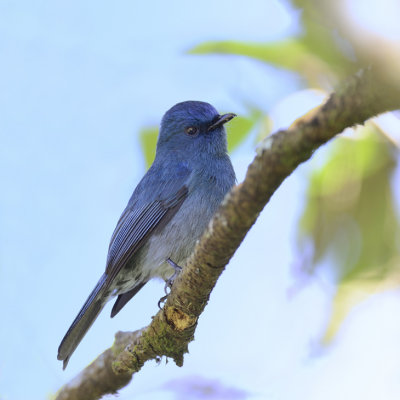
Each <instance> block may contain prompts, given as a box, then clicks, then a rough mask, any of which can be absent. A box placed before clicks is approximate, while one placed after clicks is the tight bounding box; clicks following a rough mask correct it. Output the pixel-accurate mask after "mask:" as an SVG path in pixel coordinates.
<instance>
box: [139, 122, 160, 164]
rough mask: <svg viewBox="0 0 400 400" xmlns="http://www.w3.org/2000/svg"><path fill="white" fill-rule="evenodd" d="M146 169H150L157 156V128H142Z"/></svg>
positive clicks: (141, 141)
mask: <svg viewBox="0 0 400 400" xmlns="http://www.w3.org/2000/svg"><path fill="white" fill-rule="evenodd" d="M139 138H140V144H141V146H142V150H143V155H144V161H145V163H146V168H149V167H150V165H151V163H152V162H153V160H154V157H155V156H156V145H157V138H158V128H157V127H146V128H142V129H141V131H140V134H139Z"/></svg>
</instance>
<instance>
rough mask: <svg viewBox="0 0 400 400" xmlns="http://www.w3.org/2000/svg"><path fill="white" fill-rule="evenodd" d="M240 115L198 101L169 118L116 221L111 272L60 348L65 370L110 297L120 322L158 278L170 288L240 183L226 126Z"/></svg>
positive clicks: (109, 264)
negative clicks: (152, 156)
mask: <svg viewBox="0 0 400 400" xmlns="http://www.w3.org/2000/svg"><path fill="white" fill-rule="evenodd" d="M234 117H235V114H231V113H230V114H224V115H220V114H219V113H218V112H217V111H216V109H215V108H214V107H213V106H212V105H210V104H208V103H204V102H200V101H185V102H182V103H178V104H176V105H175V106H173V107H172V108H171V109H170V110H168V111H167V112H166V113H165V115H164V117H163V118H162V121H161V128H160V134H159V137H158V142H157V149H156V157H155V159H154V162H153V164H152V166H151V167H150V168H149V170H148V171H147V173H146V174H145V176H144V177H143V178H142V180H141V181H140V183H139V184H138V186H137V187H136V189H135V190H134V192H133V194H132V197H131V198H130V200H129V202H128V205H127V207H126V208H125V210H124V212H123V213H122V215H121V217H120V219H119V221H118V223H117V226H116V228H115V230H114V233H113V235H112V237H111V241H110V245H109V249H108V256H107V262H106V270H105V272H104V274H103V275H102V276H101V278H100V280H99V281H98V283H97V285H96V286H95V288H94V289H93V291H92V293H91V294H90V296H89V297H88V299H87V300H86V302H85V304H84V305H83V307H82V309H81V310H80V311H79V314H78V315H77V317H76V318H75V320H74V321H73V323H72V325H71V327H70V328H69V329H68V331H67V333H66V334H65V336H64V338H63V340H62V342H61V344H60V346H59V348H58V356H57V358H58V359H59V360H62V361H63V369H65V368H66V366H67V364H68V361H69V359H70V357H71V355H72V353H73V352H74V351H75V349H76V347H77V346H78V345H79V343H80V341H81V340H82V338H83V337H84V336H85V334H86V332H87V331H88V330H89V328H90V327H91V325H92V324H93V322H94V321H95V319H96V318H97V316H98V315H99V313H100V312H101V310H102V309H103V307H104V306H105V304H106V303H107V302H108V301H109V300H110V299H111V298H112V297H115V296H118V297H117V300H116V301H115V303H114V306H113V308H112V311H111V317H114V316H115V315H116V314H118V312H119V311H120V310H121V309H122V307H124V306H125V304H126V303H127V302H128V301H129V300H130V299H131V298H132V297H133V296H135V294H136V293H137V292H138V291H139V290H140V289H141V288H142V287H143V286H144V285H145V284H146V283H147V282H148V281H149V280H150V279H152V278H153V277H161V278H162V279H164V280H165V281H166V288H167V287H168V286H171V285H172V281H173V279H174V277H175V276H176V274H177V271H178V270H179V269H180V267H179V265H184V264H185V261H186V259H187V258H188V256H189V255H190V254H191V252H192V250H193V248H194V246H195V243H196V241H197V240H198V239H199V238H200V236H201V234H202V233H203V232H204V230H205V228H206V226H207V224H208V223H209V221H210V220H211V218H212V216H213V214H214V213H215V211H216V210H217V208H218V206H219V204H220V203H221V201H222V199H223V198H224V196H225V194H226V193H227V192H228V191H229V190H230V189H231V187H232V186H233V185H234V183H235V180H236V178H235V172H234V170H233V167H232V164H231V161H230V159H229V156H228V154H227V144H226V133H225V128H224V124H225V123H226V122H228V121H230V120H231V119H232V118H234ZM163 299H164V298H163ZM163 299H161V300H163Z"/></svg>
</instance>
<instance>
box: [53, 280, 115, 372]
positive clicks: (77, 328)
mask: <svg viewBox="0 0 400 400" xmlns="http://www.w3.org/2000/svg"><path fill="white" fill-rule="evenodd" d="M106 279H107V275H106V274H103V275H102V277H101V278H100V280H99V281H98V282H97V285H96V287H95V288H94V289H93V291H92V293H90V296H89V297H88V299H87V300H86V302H85V304H84V305H83V307H82V308H81V310H80V311H79V314H78V315H77V317H76V318H75V320H74V322H73V323H72V325H71V326H70V328H69V329H68V332H67V333H66V334H65V336H64V338H63V340H62V342H61V344H60V347H59V348H58V355H57V359H58V360H62V361H63V369H65V368H66V367H67V365H68V361H69V359H70V357H71V355H72V353H73V352H74V351H75V349H76V348H77V346H78V345H79V343H80V342H81V340H82V339H83V337H84V336H85V334H86V332H87V331H88V330H89V328H90V327H91V326H92V324H93V322H94V321H95V320H96V318H97V316H98V315H99V313H100V311H101V310H102V309H103V307H104V306H105V304H106V303H107V301H108V296H105V293H104V292H105V288H106V285H105V283H106Z"/></svg>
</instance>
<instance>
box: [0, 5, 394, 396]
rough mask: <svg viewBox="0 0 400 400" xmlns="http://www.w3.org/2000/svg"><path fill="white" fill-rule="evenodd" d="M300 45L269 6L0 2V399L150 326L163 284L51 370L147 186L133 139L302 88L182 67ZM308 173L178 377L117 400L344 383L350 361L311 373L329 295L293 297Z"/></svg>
mask: <svg viewBox="0 0 400 400" xmlns="http://www.w3.org/2000/svg"><path fill="white" fill-rule="evenodd" d="M297 31H298V27H297V24H296V13H288V12H286V11H285V9H284V8H283V7H282V6H281V5H280V4H279V3H278V2H276V1H268V2H266V1H261V0H250V1H246V2H234V3H232V1H219V2H213V1H208V0H207V1H202V2H197V3H194V2H187V1H183V0H181V1H170V2H163V1H156V2H140V3H137V2H129V1H120V2H116V3H113V4H112V5H111V4H108V3H99V2H95V1H91V2H78V1H69V2H50V1H40V2H30V1H26V0H25V1H18V2H12V1H1V2H0V54H1V59H2V62H1V63H0V138H1V143H2V144H1V146H0V182H1V184H2V188H3V190H2V195H1V196H0V223H1V230H0V304H1V305H2V307H3V311H2V322H1V330H0V398H1V399H2V400H3V399H6V400H18V399H21V400H24V399H27V398H29V399H32V400H36V399H41V398H44V397H45V396H46V395H47V394H50V393H52V392H54V391H55V390H57V389H58V388H59V387H60V386H61V385H62V384H63V383H65V382H66V381H68V380H69V379H71V378H72V377H73V376H74V375H76V373H78V372H79V371H80V370H81V369H82V368H83V367H84V366H85V365H87V363H88V362H90V361H91V360H92V359H93V358H94V357H95V356H97V355H98V354H99V353H100V352H101V351H102V350H103V349H105V348H106V347H109V346H110V345H111V343H112V341H113V335H114V333H115V332H116V331H117V330H134V329H137V328H140V327H142V326H144V325H147V324H148V323H149V321H150V317H151V315H153V314H154V313H155V312H156V311H157V301H158V299H159V298H160V296H161V295H162V290H163V285H162V284H161V283H158V282H154V283H151V284H149V285H148V286H146V287H145V288H144V289H143V290H142V291H141V292H140V293H139V294H138V295H137V297H135V299H134V300H133V301H132V302H131V303H130V305H129V306H127V307H126V309H125V310H124V311H123V312H121V314H119V315H118V317H116V318H114V319H112V320H111V319H110V318H109V312H110V307H108V308H107V309H106V310H104V312H103V313H102V315H101V316H100V317H99V319H98V320H97V321H96V323H95V325H94V326H93V327H92V328H91V330H90V332H89V334H88V335H87V336H86V338H85V340H84V341H83V342H82V344H81V345H80V346H79V348H78V349H77V351H76V352H75V354H74V356H73V357H72V359H71V361H70V364H69V366H68V369H67V370H66V371H64V372H63V371H62V369H61V363H60V362H58V361H57V360H56V354H57V347H58V345H59V342H60V340H61V338H62V337H63V335H64V333H65V331H66V329H67V328H68V326H69V325H70V323H71V321H72V320H73V318H74V317H75V315H76V313H77V312H78V310H79V308H80V307H81V305H82V303H83V301H84V300H85V299H86V297H87V295H88V294H89V292H90V291H91V289H92V288H93V286H94V284H95V283H96V281H97V279H98V278H99V276H100V275H101V273H102V271H103V269H104V264H105V257H106V252H107V246H108V241H109V238H110V235H111V233H112V231H113V229H114V226H115V223H116V221H117V219H118V217H119V215H120V213H121V211H122V209H123V208H124V206H125V204H126V202H127V200H128V198H129V196H130V194H131V192H132V190H133V188H134V187H135V185H136V184H137V182H138V180H139V179H140V177H141V176H142V175H143V173H144V161H143V157H142V155H141V149H140V146H139V143H138V136H137V134H138V131H139V129H140V127H142V126H143V125H145V124H157V123H158V122H159V120H160V119H161V117H162V114H163V113H164V112H165V111H166V110H167V109H168V108H169V107H171V106H172V105H173V104H175V103H176V102H178V101H182V100H188V99H197V100H203V101H208V102H210V103H212V104H213V105H214V106H215V107H216V108H218V109H219V110H221V111H232V112H236V113H238V114H242V113H245V112H246V109H245V107H244V106H243V104H245V103H248V102H252V103H254V104H257V105H258V106H260V107H261V108H263V109H264V110H266V111H268V110H269V109H270V107H271V106H272V105H273V104H275V103H276V102H277V101H278V100H280V99H282V98H284V97H285V96H286V95H288V94H290V93H291V92H293V91H294V90H297V89H298V88H299V87H300V86H299V84H300V81H299V79H297V78H296V77H295V76H294V75H293V74H290V73H287V72H281V71H277V70H275V69H273V68H268V67H266V66H264V65H261V64H259V63H257V62H253V61H250V60H246V59H243V58H240V57H227V56H225V57H219V56H189V55H186V54H185V51H186V50H187V49H189V48H190V47H191V46H193V45H195V44H198V43H200V42H202V41H205V40H217V39H218V40H222V39H240V40H272V39H277V38H282V37H285V36H286V35H289V34H292V33H295V32H297ZM253 147H254V145H253V142H252V141H251V140H249V141H248V143H247V144H246V145H244V146H243V147H242V148H241V149H239V150H238V151H237V152H236V153H234V154H233V162H234V166H235V169H236V172H237V175H238V177H239V180H240V179H241V178H242V177H243V175H244V172H245V169H246V166H247V164H248V163H249V162H250V161H251V159H252V158H253V156H254V150H253ZM324 151H326V150H324ZM322 156H323V155H322ZM322 156H321V157H322ZM307 168H308V167H307V166H305V167H302V169H301V170H300V172H298V173H297V174H295V175H294V176H292V177H290V178H289V179H288V180H287V181H286V182H285V184H284V185H283V187H282V188H281V189H280V191H279V192H278V193H277V194H276V195H275V196H274V198H273V199H272V201H271V204H270V205H269V206H268V207H267V209H266V210H265V211H264V212H263V213H262V215H261V217H260V220H259V221H258V223H257V224H256V226H255V227H254V228H253V230H252V231H251V232H250V233H249V235H248V237H247V238H246V240H245V242H244V243H243V245H242V247H241V248H240V249H239V251H238V253H237V254H236V255H235V257H234V259H233V260H232V262H231V263H230V265H229V267H228V269H227V271H226V272H225V273H224V275H223V277H222V278H221V280H220V281H219V282H218V285H217V287H216V289H215V291H214V292H213V294H212V297H211V302H210V304H209V306H208V308H207V310H206V313H205V314H204V315H203V316H202V318H201V319H200V323H199V328H198V330H197V332H196V340H195V342H194V343H192V344H191V345H190V348H189V349H190V354H189V355H188V356H187V357H186V360H185V366H184V368H177V367H175V366H174V365H173V363H172V362H169V363H168V365H165V363H164V362H162V363H161V365H160V366H155V364H148V365H146V366H145V367H144V369H143V371H142V372H141V373H140V374H138V376H137V377H135V378H134V381H133V382H132V384H131V385H130V386H129V387H128V388H127V389H124V390H123V391H122V393H121V399H124V398H132V397H135V398H136V399H158V398H162V399H169V398H171V399H172V398H176V397H175V396H174V395H172V392H170V391H169V392H168V391H167V392H166V391H165V390H164V389H163V388H164V387H165V385H171V383H170V382H171V381H174V380H177V379H187V378H188V377H199V378H198V379H200V380H201V379H203V380H214V379H217V380H219V381H220V382H221V384H223V385H225V386H228V387H233V388H236V389H238V390H245V391H247V392H248V393H249V397H248V398H252V399H253V398H254V399H256V398H260V399H267V398H270V399H293V398H294V397H293V396H294V394H293V393H294V392H293V389H294V386H292V382H293V385H295V386H296V393H297V395H296V396H295V397H296V398H304V399H306V398H307V399H317V398H322V397H321V396H320V397H318V396H319V394H318V390H319V391H321V390H323V387H319V386H318V385H315V382H320V381H323V380H324V379H335V377H337V376H340V375H341V374H344V371H346V368H347V366H346V365H344V366H343V359H345V356H343V357H342V358H340V357H339V356H336V357H339V358H338V360H336V359H335V360H334V361H330V360H331V359H332V357H331V358H329V357H319V358H316V359H315V358H313V357H311V354H313V352H314V350H315V349H314V348H315V347H318V346H315V345H314V344H313V341H314V340H315V341H318V338H319V335H320V334H321V332H322V331H323V327H324V323H325V322H326V321H325V318H326V313H327V307H329V301H330V299H331V296H332V293H326V292H325V290H324V288H323V287H320V286H318V284H315V285H314V284H312V285H310V287H308V288H307V290H305V291H303V292H302V293H301V294H300V295H299V296H297V297H296V298H295V299H289V298H288V295H287V291H288V288H289V287H290V285H291V283H292V275H291V267H292V263H293V257H294V255H293V245H292V239H293V236H294V223H295V221H296V216H297V214H298V212H299V207H300V206H301V199H302V198H303V195H302V191H303V189H304V180H303V178H304V176H305V175H306V174H305V171H307ZM293 199H295V201H293ZM288 205H289V206H288ZM382 301H384V300H382ZM388 301H389V303H390V301H392V300H388ZM397 304H398V303H397ZM390 305H392V303H390ZM373 321H375V320H373ZM394 324H395V327H396V329H399V326H400V320H399V321H395V322H394ZM249 332H251V343H247V339H248V334H249ZM388 335H389V334H388ZM390 337H391V336H390ZM387 340H389V339H387ZM254 343H258V345H257V347H255V348H253V344H254ZM260 344H262V348H260V347H259V346H260ZM359 351H360V354H361V352H362V351H363V347H360V350H359ZM334 354H337V353H334ZM339 354H340V353H339ZM398 355H400V354H398ZM376 357H377V359H378V360H379V359H380V358H379V357H380V355H379V354H377V355H376ZM398 359H400V357H398ZM396 362H397V361H393V363H396ZM395 366H399V367H400V362H397V364H395ZM341 368H342V369H341ZM355 368H359V365H357V366H356V367H355ZM365 368H367V367H365ZM394 370H395V367H393V368H392V369H391V371H394ZM367 372H368V373H370V374H373V370H371V371H367ZM368 373H364V374H363V375H362V376H363V377H365V376H368ZM331 384H332V383H330V385H331ZM381 386H382V387H384V386H385V382H384V381H383V382H382V385H381ZM381 386H379V387H381ZM374 387H375V386H374ZM346 388H347V389H346V390H347V392H346V393H353V392H354V391H355V393H358V392H357V390H358V388H359V386H357V387H356V388H355V389H354V388H353V386H351V384H349V385H348V386H346ZM353 389H354V390H353ZM397 389H398V390H397V394H398V393H400V388H397ZM333 393H334V394H335V395H336V398H338V397H337V395H338V394H340V392H338V391H336V392H335V391H333ZM125 396H126V397H125ZM129 396H131V397H129ZM324 398H325V400H327V399H328V398H330V397H328V396H325V397H324ZM333 398H335V397H332V399H333ZM342 398H343V397H342ZM365 398H367V397H365ZM389 398H391V397H386V399H389Z"/></svg>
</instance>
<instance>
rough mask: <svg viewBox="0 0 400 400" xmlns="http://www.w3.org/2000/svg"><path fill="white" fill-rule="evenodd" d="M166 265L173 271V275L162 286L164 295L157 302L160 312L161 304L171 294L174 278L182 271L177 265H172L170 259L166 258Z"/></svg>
mask: <svg viewBox="0 0 400 400" xmlns="http://www.w3.org/2000/svg"><path fill="white" fill-rule="evenodd" d="M166 261H167V263H168V264H169V265H171V267H172V268H173V269H174V273H173V274H172V276H171V277H169V278H168V279H167V280H166V282H165V286H164V293H165V296H163V297H161V299H160V300H158V308H159V309H160V310H161V308H162V307H161V304H162V303H164V301H165V300H167V297H168V296H169V294H170V292H171V288H172V285H173V284H174V282H175V279H176V277H177V276H178V275H179V273H180V272H181V271H182V267H180V266H179V265H178V264H176V263H174V262H173V261H172V260H171V259H170V258H167V260H166Z"/></svg>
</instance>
